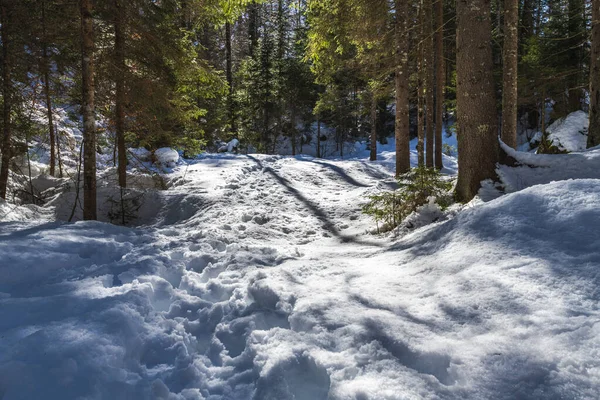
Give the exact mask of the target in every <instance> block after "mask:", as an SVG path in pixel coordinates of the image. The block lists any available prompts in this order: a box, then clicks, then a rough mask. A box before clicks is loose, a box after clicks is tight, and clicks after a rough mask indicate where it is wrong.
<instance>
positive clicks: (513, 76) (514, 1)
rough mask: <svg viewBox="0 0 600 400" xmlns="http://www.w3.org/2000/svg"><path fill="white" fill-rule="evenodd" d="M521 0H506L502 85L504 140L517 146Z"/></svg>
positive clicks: (510, 144)
mask: <svg viewBox="0 0 600 400" xmlns="http://www.w3.org/2000/svg"><path fill="white" fill-rule="evenodd" d="M518 29H519V0H505V1H504V48H503V49H502V50H503V57H504V60H503V64H504V67H503V73H504V77H503V87H502V141H503V142H504V143H506V144H507V145H508V146H510V147H512V148H513V149H515V148H516V147H517V99H518V93H517V77H518V75H517V68H518V50H519V31H518Z"/></svg>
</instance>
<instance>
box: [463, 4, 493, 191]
mask: <svg viewBox="0 0 600 400" xmlns="http://www.w3.org/2000/svg"><path fill="white" fill-rule="evenodd" d="M456 14H457V16H458V21H457V32H456V33H457V57H456V61H457V63H456V71H457V89H456V93H457V116H458V159H459V160H460V161H459V164H458V182H457V186H456V197H457V199H458V200H459V201H464V202H467V201H469V200H471V199H472V198H473V197H474V196H475V195H476V194H477V191H478V190H479V188H480V185H481V181H483V180H485V179H490V178H492V179H493V178H495V176H496V172H495V168H496V162H497V161H498V154H499V146H498V140H497V135H498V126H497V125H498V123H497V115H496V101H495V96H494V78H493V74H492V68H493V62H492V61H493V60H492V48H491V40H492V34H491V20H490V0H457V2H456Z"/></svg>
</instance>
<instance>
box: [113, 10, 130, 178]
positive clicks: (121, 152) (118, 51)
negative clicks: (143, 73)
mask: <svg viewBox="0 0 600 400" xmlns="http://www.w3.org/2000/svg"><path fill="white" fill-rule="evenodd" d="M122 1H123V0H115V57H116V60H115V61H116V69H115V70H116V77H115V78H116V79H115V84H116V99H115V108H116V118H115V132H116V134H117V153H118V158H119V166H118V172H119V186H120V187H122V188H125V187H127V149H126V148H125V101H126V99H125V72H126V70H127V66H126V65H125V36H124V35H123V12H124V10H123V3H122Z"/></svg>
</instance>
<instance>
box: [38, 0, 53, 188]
mask: <svg viewBox="0 0 600 400" xmlns="http://www.w3.org/2000/svg"><path fill="white" fill-rule="evenodd" d="M41 7H42V71H43V83H44V85H43V88H44V97H45V100H46V116H47V117H48V138H49V139H50V175H51V176H54V175H55V172H56V134H55V132H54V121H53V117H52V115H53V112H52V97H51V96H50V56H49V55H48V36H47V34H46V24H47V21H46V2H45V1H44V0H42V4H41Z"/></svg>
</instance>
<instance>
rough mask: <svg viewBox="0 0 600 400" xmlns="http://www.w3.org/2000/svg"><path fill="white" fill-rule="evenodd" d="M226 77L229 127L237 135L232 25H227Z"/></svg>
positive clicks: (228, 23) (227, 23)
mask: <svg viewBox="0 0 600 400" xmlns="http://www.w3.org/2000/svg"><path fill="white" fill-rule="evenodd" d="M225 60H226V66H225V75H226V78H227V86H228V89H229V91H228V92H227V114H228V117H229V127H230V129H231V132H232V133H233V134H235V132H236V130H237V128H236V126H235V110H234V104H233V58H232V55H231V23H230V22H229V21H227V22H226V23H225Z"/></svg>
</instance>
